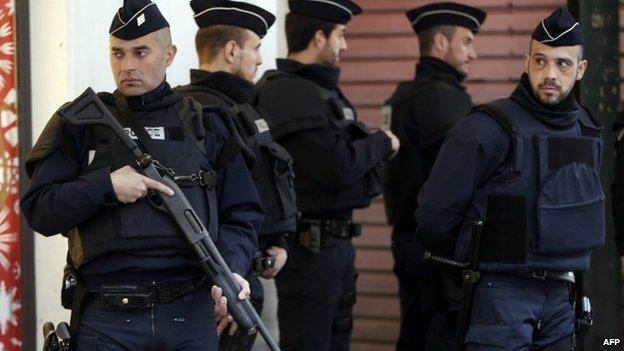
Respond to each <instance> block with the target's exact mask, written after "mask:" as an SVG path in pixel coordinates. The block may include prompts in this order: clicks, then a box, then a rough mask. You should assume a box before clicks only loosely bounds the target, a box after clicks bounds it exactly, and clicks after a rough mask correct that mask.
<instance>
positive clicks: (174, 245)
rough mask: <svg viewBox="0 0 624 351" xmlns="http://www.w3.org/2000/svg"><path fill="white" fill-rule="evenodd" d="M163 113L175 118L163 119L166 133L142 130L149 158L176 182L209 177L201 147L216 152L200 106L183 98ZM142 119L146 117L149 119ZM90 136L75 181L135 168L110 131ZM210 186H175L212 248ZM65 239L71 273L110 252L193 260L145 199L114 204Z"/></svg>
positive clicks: (209, 159)
mask: <svg viewBox="0 0 624 351" xmlns="http://www.w3.org/2000/svg"><path fill="white" fill-rule="evenodd" d="M108 107H109V109H110V110H111V112H112V113H113V115H115V116H116V117H117V116H119V111H118V109H117V107H116V106H114V105H109V106H108ZM168 108H170V109H171V111H172V114H174V113H175V114H176V115H177V116H167V120H168V121H169V122H167V123H168V125H167V126H166V127H164V128H162V129H161V128H160V127H155V128H151V126H149V125H145V127H146V129H147V131H148V132H149V134H150V135H152V139H155V140H153V141H154V142H153V143H151V144H152V145H151V146H152V147H153V148H154V149H153V153H154V154H156V155H158V156H157V158H158V159H157V161H158V162H160V163H161V164H162V165H163V166H164V167H166V168H168V169H170V170H172V171H173V172H175V174H176V175H178V176H188V175H192V174H198V173H199V172H200V171H202V172H204V173H205V174H214V171H213V170H214V162H215V150H214V149H207V148H206V147H205V146H203V145H204V142H205V140H206V139H207V140H213V145H215V148H216V139H215V135H214V133H212V130H211V129H210V127H209V126H208V125H206V126H204V122H203V112H202V107H201V105H200V104H199V103H196V102H195V101H194V100H192V99H190V98H184V99H182V100H180V101H179V102H177V103H176V104H174V105H173V106H171V107H168ZM174 111H175V112H174ZM137 115H140V113H137ZM145 115H147V116H149V113H146V114H145ZM118 119H119V118H118ZM119 121H120V123H121V124H122V126H123V127H124V128H126V132H128V133H129V134H130V135H131V136H134V135H135V133H134V131H132V130H131V129H127V128H129V127H128V126H126V125H124V123H123V121H122V119H119ZM152 123H165V122H162V121H152ZM171 123H173V125H171ZM161 125H164V124H161ZM91 133H92V135H93V138H92V139H93V145H91V146H90V147H89V159H90V160H89V162H81V165H82V166H81V170H80V175H82V174H86V173H88V172H91V171H93V170H96V169H101V168H104V167H108V168H110V169H111V170H116V169H119V168H122V167H124V166H126V165H135V164H136V162H135V159H134V157H133V154H132V153H131V152H130V151H129V150H128V149H127V148H126V146H125V145H124V144H123V143H122V142H121V141H120V140H119V138H117V137H116V136H115V135H114V134H113V132H112V131H111V130H110V129H108V128H105V127H99V126H97V127H91ZM174 135H175V140H174ZM165 137H166V138H167V139H165ZM160 138H162V139H160ZM169 138H171V139H169ZM157 139H160V140H157ZM155 157H156V156H155ZM80 175H79V176H80ZM214 183H216V181H215V182H214ZM214 183H213V184H211V185H210V186H202V185H200V184H198V182H188V183H184V182H181V183H178V185H180V187H181V189H182V191H183V192H184V195H185V196H186V197H187V199H188V200H189V202H190V204H191V206H193V208H194V209H195V210H196V213H197V214H198V215H199V216H200V219H201V220H202V221H203V223H204V224H206V226H207V227H208V229H209V233H210V235H211V237H212V240H213V241H215V242H216V241H217V240H218V233H219V231H218V228H219V225H218V212H217V204H218V202H217V197H216V190H215V187H214V185H215V184H214ZM67 235H68V237H69V253H70V257H71V261H72V262H73V264H74V265H75V267H76V268H79V267H80V266H81V265H82V264H84V263H86V262H88V261H90V260H92V259H94V258H96V257H98V256H99V255H103V254H107V253H111V252H115V251H143V252H146V251H150V250H154V251H156V252H160V253H162V252H163V250H166V252H167V253H169V254H176V253H182V254H192V253H191V251H190V246H189V244H188V243H187V242H186V239H185V238H184V236H183V235H182V234H181V233H180V231H179V229H178V227H177V226H176V224H175V222H174V221H173V220H172V219H171V218H170V216H169V215H167V214H166V213H164V212H162V211H161V210H159V209H157V208H156V207H154V206H153V205H152V204H151V203H150V202H149V201H148V200H147V198H142V199H139V200H137V201H136V202H134V203H131V204H121V203H119V204H117V205H115V206H109V207H104V208H102V209H101V210H99V211H98V212H97V213H95V214H94V215H93V216H91V217H90V218H89V219H88V220H86V221H84V222H82V223H81V224H79V225H78V226H77V227H75V228H73V229H71V230H70V231H68V233H67Z"/></svg>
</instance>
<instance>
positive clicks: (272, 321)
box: [251, 278, 279, 351]
mask: <svg viewBox="0 0 624 351" xmlns="http://www.w3.org/2000/svg"><path fill="white" fill-rule="evenodd" d="M260 283H261V284H262V289H263V290H264V303H263V304H262V315H261V317H262V320H263V321H264V324H265V325H266V327H267V329H268V330H269V333H271V335H273V338H274V339H275V340H276V341H278V342H279V323H278V320H277V304H278V301H277V288H276V287H275V279H264V278H260ZM251 350H252V351H269V347H268V346H267V344H266V343H265V342H264V339H262V338H261V337H257V338H256V342H255V343H254V345H253V348H252V349H251Z"/></svg>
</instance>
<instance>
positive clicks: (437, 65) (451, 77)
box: [416, 56, 466, 90]
mask: <svg viewBox="0 0 624 351" xmlns="http://www.w3.org/2000/svg"><path fill="white" fill-rule="evenodd" d="M416 78H433V79H442V80H446V81H448V82H450V83H451V84H453V85H455V86H457V87H458V88H459V89H461V90H466V87H464V86H463V85H462V81H464V79H466V75H465V74H463V73H461V72H459V71H458V70H456V69H455V68H454V67H453V66H451V65H449V64H448V63H446V62H445V61H443V60H440V59H438V58H435V57H432V56H423V57H421V58H420V60H419V62H418V64H417V65H416Z"/></svg>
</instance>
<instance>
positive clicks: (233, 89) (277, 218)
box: [176, 0, 297, 350]
mask: <svg viewBox="0 0 624 351" xmlns="http://www.w3.org/2000/svg"><path fill="white" fill-rule="evenodd" d="M191 7H192V8H193V11H194V13H195V21H196V22H197V25H198V26H199V27H200V29H199V31H198V32H197V35H196V38H195V44H196V46H197V52H198V54H199V64H200V67H199V69H196V70H191V84H189V85H187V86H184V87H180V88H177V89H176V90H177V91H179V92H182V93H184V94H187V95H189V96H192V97H193V98H195V99H196V100H197V101H199V102H201V103H202V104H204V105H216V106H219V107H221V108H223V109H225V110H227V111H228V112H229V115H231V116H233V120H232V123H233V124H234V125H236V129H237V131H238V133H239V134H240V135H239V136H233V137H232V140H231V141H230V143H232V144H236V145H238V147H235V148H231V149H230V148H227V147H225V148H224V150H228V151H226V152H229V154H225V152H224V153H222V155H220V156H219V159H220V160H225V161H227V160H228V159H230V158H231V157H233V156H235V155H237V154H238V153H240V152H243V154H245V155H246V159H247V160H248V163H249V164H250V166H251V173H252V176H253V178H254V181H255V183H256V187H257V188H258V192H259V194H260V197H261V200H262V203H263V207H264V209H265V214H266V217H265V220H264V223H263V224H262V227H261V228H260V230H259V232H258V236H259V237H258V248H259V250H260V251H259V252H258V254H257V256H256V258H255V260H254V262H255V264H254V265H253V267H252V269H251V270H250V272H249V273H248V274H247V276H246V277H245V278H246V279H247V280H248V281H249V282H250V284H251V297H252V302H254V306H255V307H256V308H257V309H258V311H259V312H260V311H261V310H262V305H263V288H262V285H261V284H260V281H259V280H258V277H257V276H258V275H261V276H262V277H264V278H269V279H271V280H270V282H269V281H267V283H266V284H270V285H272V286H273V288H272V289H270V290H271V291H275V288H274V285H275V283H274V281H273V280H272V278H273V277H275V275H276V274H277V273H278V272H279V271H280V270H281V268H282V267H283V266H284V264H285V263H286V258H287V254H286V249H285V248H284V247H285V245H286V243H285V241H286V239H285V234H286V233H294V232H295V227H296V219H297V209H296V205H295V191H294V185H293V177H294V175H293V170H292V160H291V158H290V156H289V155H288V152H287V151H286V150H285V149H284V148H283V147H281V146H280V145H279V144H277V143H276V142H275V141H273V140H272V138H271V132H270V130H269V126H268V124H267V122H266V120H265V119H264V117H263V116H262V115H261V114H260V113H259V112H258V111H256V109H255V108H254V107H253V106H252V105H251V104H250V99H251V97H252V93H253V88H254V85H253V79H254V77H255V75H256V71H257V68H258V66H259V65H260V64H261V63H262V58H261V56H260V50H259V49H260V45H261V38H262V37H264V36H265V35H266V33H267V31H268V30H269V28H270V27H271V25H272V24H273V23H274V22H275V16H273V15H272V14H271V13H269V12H267V11H265V10H263V9H262V8H260V7H258V6H254V5H251V4H248V3H244V2H238V1H228V0H226V1H224V0H193V1H191ZM236 138H238V139H240V140H243V141H244V143H237V142H236V141H237V139H236ZM248 149H251V151H252V153H251V154H249V150H248ZM268 260H269V261H268ZM266 262H272V264H271V265H270V267H267V266H266ZM269 288H270V287H269ZM276 300H277V296H276V295H275V296H273V298H272V300H271V301H270V304H271V305H273V306H276V304H277V301H276ZM276 318H277V316H274V317H273V319H274V320H275V319H276ZM274 329H275V333H274V335H275V334H277V325H275V328H274ZM254 338H255V335H252V336H248V335H242V333H239V334H237V335H236V336H235V337H228V335H224V336H222V337H221V339H220V341H219V343H220V349H221V350H249V349H251V346H252V344H253V342H254Z"/></svg>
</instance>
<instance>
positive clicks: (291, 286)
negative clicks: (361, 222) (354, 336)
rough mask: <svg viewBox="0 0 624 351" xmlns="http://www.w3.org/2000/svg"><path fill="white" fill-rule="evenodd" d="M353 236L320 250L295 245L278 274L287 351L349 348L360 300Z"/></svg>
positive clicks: (282, 334)
mask: <svg viewBox="0 0 624 351" xmlns="http://www.w3.org/2000/svg"><path fill="white" fill-rule="evenodd" d="M354 259H355V252H354V249H353V245H352V244H351V240H349V239H338V238H331V237H329V238H327V245H326V246H325V247H323V248H322V249H321V250H320V252H319V253H313V252H310V251H308V250H307V249H306V248H304V247H301V246H299V245H297V244H295V243H293V244H292V245H291V247H290V251H289V258H288V262H287V263H286V266H285V267H284V269H283V270H282V271H281V272H280V274H278V276H277V278H276V284H277V291H278V298H279V307H278V317H279V327H280V339H281V340H280V341H281V347H282V349H283V351H348V350H349V343H350V337H351V330H352V327H353V317H352V313H353V304H354V303H355V280H356V272H355V266H354Z"/></svg>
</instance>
